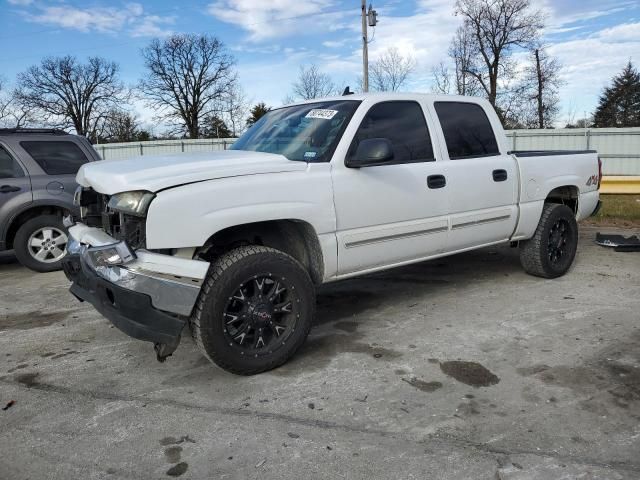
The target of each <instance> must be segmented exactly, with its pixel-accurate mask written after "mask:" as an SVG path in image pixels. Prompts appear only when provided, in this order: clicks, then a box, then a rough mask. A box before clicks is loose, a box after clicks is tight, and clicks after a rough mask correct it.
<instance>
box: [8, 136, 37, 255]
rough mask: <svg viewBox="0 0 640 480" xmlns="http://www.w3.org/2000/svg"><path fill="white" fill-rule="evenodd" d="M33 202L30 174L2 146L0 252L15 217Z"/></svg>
mask: <svg viewBox="0 0 640 480" xmlns="http://www.w3.org/2000/svg"><path fill="white" fill-rule="evenodd" d="M32 201H33V196H32V193H31V182H30V181H29V175H28V172H27V171H26V170H25V169H24V167H23V166H22V165H21V164H20V162H18V161H17V160H16V159H15V157H14V156H13V155H12V154H11V153H10V152H9V150H8V149H7V148H6V147H5V146H3V145H2V144H0V250H3V249H4V248H5V245H4V244H3V240H2V239H4V238H5V237H6V233H7V232H6V229H7V228H8V225H9V221H10V220H11V218H12V217H13V215H14V214H15V213H16V212H17V211H18V210H20V209H21V208H23V207H24V206H25V205H28V204H29V203H31V202H32Z"/></svg>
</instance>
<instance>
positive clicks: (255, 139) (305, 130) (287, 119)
mask: <svg viewBox="0 0 640 480" xmlns="http://www.w3.org/2000/svg"><path fill="white" fill-rule="evenodd" d="M359 104H360V102H359V101H355V100H337V101H336V100H334V101H327V102H318V103H306V104H304V105H293V106H291V107H284V108H279V109H277V110H272V111H270V112H268V113H266V114H265V115H264V116H263V117H262V118H260V120H258V121H257V122H256V123H255V124H254V125H253V126H252V127H251V128H250V129H249V130H247V131H246V132H245V133H244V135H242V136H241V137H240V138H239V139H238V140H237V141H236V142H235V143H234V144H233V146H232V147H231V149H232V150H251V151H254V152H266V153H279V154H281V155H284V156H285V157H287V158H288V159H289V160H297V161H304V162H328V161H329V160H330V159H331V155H332V154H333V151H334V149H335V147H336V144H337V143H338V140H339V139H340V136H341V134H342V132H343V131H344V129H345V128H346V126H347V124H348V123H349V120H350V119H351V116H352V115H353V112H355V110H356V108H358V105H359Z"/></svg>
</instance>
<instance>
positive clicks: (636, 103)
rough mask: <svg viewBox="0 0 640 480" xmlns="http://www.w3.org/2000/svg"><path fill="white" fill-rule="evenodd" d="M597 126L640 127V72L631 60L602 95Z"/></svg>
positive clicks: (597, 111) (596, 118)
mask: <svg viewBox="0 0 640 480" xmlns="http://www.w3.org/2000/svg"><path fill="white" fill-rule="evenodd" d="M594 126H596V127H640V73H638V71H637V70H636V69H635V68H633V65H632V64H631V61H629V63H628V64H627V66H626V67H625V68H624V69H623V70H622V73H620V75H618V76H616V77H614V79H613V83H612V85H611V86H610V87H606V88H605V89H604V92H602V95H600V103H599V104H598V107H597V108H596V112H595V114H594Z"/></svg>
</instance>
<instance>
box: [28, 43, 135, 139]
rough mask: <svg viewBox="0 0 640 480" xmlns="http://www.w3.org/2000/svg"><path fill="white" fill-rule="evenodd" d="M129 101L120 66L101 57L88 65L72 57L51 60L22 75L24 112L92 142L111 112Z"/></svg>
mask: <svg viewBox="0 0 640 480" xmlns="http://www.w3.org/2000/svg"><path fill="white" fill-rule="evenodd" d="M127 100H128V91H127V89H126V88H125V87H124V85H123V83H122V82H121V81H120V79H119V76H118V65H117V64H116V63H115V62H110V61H108V60H105V59H104V58H100V57H91V58H89V60H88V61H87V63H80V62H79V61H78V59H77V58H75V57H72V56H69V55H67V56H65V57H48V58H45V59H44V60H42V62H41V63H40V65H34V66H32V67H30V68H28V69H27V70H26V71H25V72H23V73H20V74H19V75H18V88H17V90H16V101H17V102H18V103H19V104H20V106H21V108H22V111H23V112H29V111H32V112H33V113H34V115H35V117H36V118H37V119H38V120H39V121H40V122H42V123H47V124H50V125H53V126H57V127H61V128H73V129H75V131H76V133H77V134H78V135H84V136H86V137H89V138H91V139H94V137H95V133H96V128H97V126H98V124H99V123H100V122H101V121H102V119H103V118H104V116H105V115H106V114H107V112H108V111H109V110H110V109H112V108H115V107H117V106H120V105H122V104H123V103H126V102H127ZM25 114H26V113H25Z"/></svg>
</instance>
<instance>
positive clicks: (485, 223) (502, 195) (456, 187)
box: [434, 101, 518, 252]
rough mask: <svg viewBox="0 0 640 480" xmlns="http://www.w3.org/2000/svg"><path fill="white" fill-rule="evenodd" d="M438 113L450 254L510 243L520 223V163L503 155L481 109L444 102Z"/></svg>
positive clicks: (459, 103)
mask: <svg viewBox="0 0 640 480" xmlns="http://www.w3.org/2000/svg"><path fill="white" fill-rule="evenodd" d="M434 109H435V113H436V116H437V117H438V120H439V123H440V128H441V132H442V135H443V138H444V144H443V154H444V155H447V156H448V158H449V160H448V161H446V162H445V164H446V176H447V187H449V199H448V200H449V217H450V222H451V231H450V232H449V238H448V240H447V248H446V250H447V252H453V251H456V250H462V249H465V248H470V247H477V246H480V245H484V244H490V243H496V242H500V241H504V240H508V239H509V238H510V237H511V235H512V234H513V231H514V229H515V226H516V222H517V220H518V209H517V199H518V170H517V165H516V160H515V159H514V158H513V157H512V156H511V155H507V154H501V153H500V151H499V147H498V142H497V141H496V136H495V133H494V130H493V127H492V125H491V122H490V120H489V118H488V117H487V115H486V113H485V111H484V109H483V108H482V106H481V105H478V104H477V103H472V102H461V101H441V102H435V103H434Z"/></svg>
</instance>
